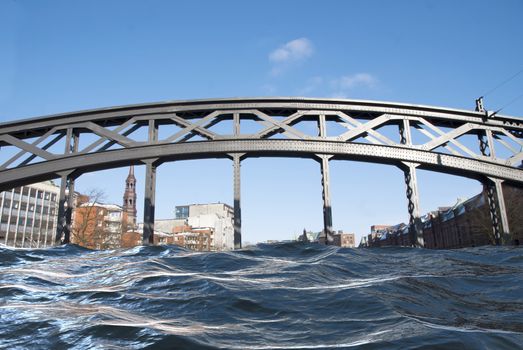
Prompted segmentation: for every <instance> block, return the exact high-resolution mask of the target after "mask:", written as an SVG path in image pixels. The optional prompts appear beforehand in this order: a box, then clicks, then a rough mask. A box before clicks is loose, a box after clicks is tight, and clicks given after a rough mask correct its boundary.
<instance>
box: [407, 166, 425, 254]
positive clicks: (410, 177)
mask: <svg viewBox="0 0 523 350" xmlns="http://www.w3.org/2000/svg"><path fill="white" fill-rule="evenodd" d="M416 166H417V165H416V164H413V163H407V162H404V166H403V174H404V176H405V186H406V194H407V201H408V207H407V208H408V210H409V236H410V242H411V245H412V246H415V247H424V246H425V242H424V240H423V226H422V223H421V217H420V209H419V192H418V178H417V176H416Z"/></svg>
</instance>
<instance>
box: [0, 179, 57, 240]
mask: <svg viewBox="0 0 523 350" xmlns="http://www.w3.org/2000/svg"><path fill="white" fill-rule="evenodd" d="M59 192H60V187H58V186H56V185H55V184H54V183H53V182H52V181H46V182H40V183H36V184H32V185H28V186H22V187H16V188H13V189H12V190H10V191H4V192H2V193H1V199H0V208H1V209H2V216H1V220H0V243H3V244H5V245H7V246H11V247H27V248H41V247H47V246H51V245H54V239H55V234H56V224H57V215H58V197H59Z"/></svg>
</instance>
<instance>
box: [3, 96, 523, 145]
mask: <svg viewBox="0 0 523 350" xmlns="http://www.w3.org/2000/svg"><path fill="white" fill-rule="evenodd" d="M235 109H261V110H286V109H291V110H292V109H293V110H304V111H307V110H317V111H325V112H326V113H327V114H328V113H329V111H348V112H362V113H378V114H393V115H402V116H410V117H420V118H428V119H431V120H433V122H434V123H435V125H439V124H438V123H437V122H442V123H445V124H448V123H449V122H451V123H452V122H460V123H467V122H470V123H482V124H483V125H485V126H489V127H504V128H506V127H510V128H512V129H514V130H519V131H523V120H522V119H520V118H514V117H509V116H502V115H496V116H495V117H493V118H485V113H482V112H475V111H468V110H459V109H452V108H443V107H435V106H423V105H413V104H405V103H395V102H382V101H364V100H342V99H326V98H302V97H300V98H296V97H271V98H229V99H212V100H211V99H208V100H188V101H168V102H157V103H147V104H139V105H128V106H119V107H110V108H100V109H93V110H85V111H78V112H70V113H62V114H55V115H49V116H44V117H39V118H32V119H24V120H17V121H12V122H7V123H0V135H4V134H10V133H25V132H27V131H30V132H31V133H30V136H31V137H34V136H39V135H43V134H44V133H45V131H46V130H49V129H51V128H53V127H63V126H67V125H71V124H74V123H82V122H96V121H104V123H105V124H106V125H108V126H110V125H120V124H121V120H122V119H125V118H128V117H130V116H132V117H138V118H140V117H141V116H142V117H143V116H151V115H162V114H169V113H178V112H199V111H209V112H213V111H219V110H235Z"/></svg>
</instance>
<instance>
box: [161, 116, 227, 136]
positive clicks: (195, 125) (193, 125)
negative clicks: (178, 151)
mask: <svg viewBox="0 0 523 350" xmlns="http://www.w3.org/2000/svg"><path fill="white" fill-rule="evenodd" d="M221 114H225V113H223V112H222V111H214V112H211V113H209V114H208V115H206V116H205V117H203V118H201V119H200V120H198V121H197V122H196V123H190V122H187V123H189V125H187V126H186V127H185V128H183V129H182V130H180V131H178V132H177V133H175V134H174V135H172V136H171V137H168V138H167V139H165V142H174V141H176V140H177V139H178V138H180V137H181V136H183V135H186V134H189V133H190V132H191V131H193V130H195V129H196V128H200V127H201V126H204V125H205V124H206V123H207V122H209V121H210V120H212V119H214V118H216V117H217V116H219V115H221ZM173 121H174V119H173Z"/></svg>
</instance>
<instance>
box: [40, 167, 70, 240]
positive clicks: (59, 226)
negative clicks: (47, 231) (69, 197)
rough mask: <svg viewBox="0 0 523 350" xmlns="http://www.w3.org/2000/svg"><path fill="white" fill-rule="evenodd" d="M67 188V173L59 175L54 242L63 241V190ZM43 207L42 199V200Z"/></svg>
mask: <svg viewBox="0 0 523 350" xmlns="http://www.w3.org/2000/svg"><path fill="white" fill-rule="evenodd" d="M66 189H67V175H65V174H64V175H62V176H61V177H60V195H59V197H58V220H57V222H56V236H55V243H56V244H60V243H65V240H64V231H65V190H66ZM42 207H43V200H42Z"/></svg>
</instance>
